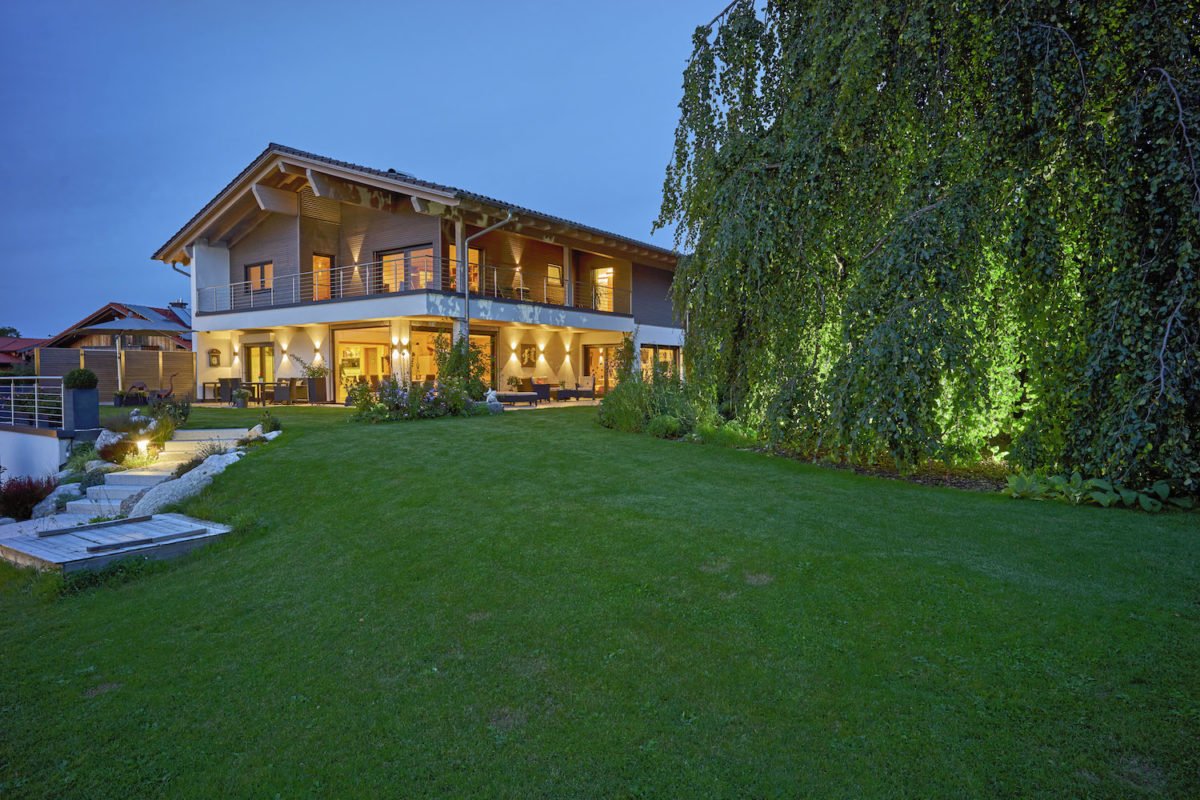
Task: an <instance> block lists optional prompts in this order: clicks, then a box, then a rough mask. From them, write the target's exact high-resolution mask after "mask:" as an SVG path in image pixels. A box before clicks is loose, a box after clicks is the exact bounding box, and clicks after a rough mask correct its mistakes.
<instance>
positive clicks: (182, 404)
mask: <svg viewBox="0 0 1200 800" xmlns="http://www.w3.org/2000/svg"><path fill="white" fill-rule="evenodd" d="M191 413H192V401H191V399H190V398H189V397H186V396H184V397H167V398H164V399H162V400H158V401H156V402H155V403H154V405H153V406H152V407H151V409H150V416H151V417H153V418H154V419H157V420H164V419H166V420H170V421H171V422H173V423H174V424H175V427H179V426H180V425H183V424H184V423H185V422H187V421H188V417H189V416H191Z"/></svg>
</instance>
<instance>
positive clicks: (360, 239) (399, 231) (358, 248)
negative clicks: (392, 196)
mask: <svg viewBox="0 0 1200 800" xmlns="http://www.w3.org/2000/svg"><path fill="white" fill-rule="evenodd" d="M437 240H438V221H437V219H436V218H435V217H430V216H427V215H425V214H418V213H417V212H415V211H412V210H411V209H410V210H407V211H405V210H404V208H403V206H401V210H400V211H398V212H393V213H389V212H386V211H375V210H374V209H370V208H363V207H362V206H353V205H343V206H342V240H341V248H340V249H339V250H338V254H337V255H338V264H339V265H342V266H345V265H347V264H363V263H367V262H371V261H374V260H375V259H376V257H377V255H376V254H377V253H379V252H381V251H385V250H395V249H397V248H400V247H411V246H413V245H420V244H431V245H432V244H435V243H436V242H437Z"/></svg>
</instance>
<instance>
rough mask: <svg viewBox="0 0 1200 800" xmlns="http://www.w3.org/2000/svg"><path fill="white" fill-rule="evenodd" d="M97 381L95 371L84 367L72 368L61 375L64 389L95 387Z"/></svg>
mask: <svg viewBox="0 0 1200 800" xmlns="http://www.w3.org/2000/svg"><path fill="white" fill-rule="evenodd" d="M99 382H100V381H99V379H98V378H97V377H96V373H94V372H92V371H91V370H90V369H86V368H84V367H79V368H78V369H73V370H71V371H70V372H68V373H67V374H66V375H65V376H63V388H64V389H95V388H96V385H97V384H98V383H99Z"/></svg>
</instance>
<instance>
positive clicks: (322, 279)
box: [312, 253, 333, 300]
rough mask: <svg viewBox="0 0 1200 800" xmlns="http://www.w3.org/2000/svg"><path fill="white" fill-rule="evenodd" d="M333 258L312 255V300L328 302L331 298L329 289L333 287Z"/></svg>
mask: <svg viewBox="0 0 1200 800" xmlns="http://www.w3.org/2000/svg"><path fill="white" fill-rule="evenodd" d="M332 276H333V256H322V255H317V254H316V253H314V254H313V257H312V289H313V296H312V299H313V300H328V299H329V298H330V296H331V292H330V287H331V286H332V285H333V281H332V280H331V279H332Z"/></svg>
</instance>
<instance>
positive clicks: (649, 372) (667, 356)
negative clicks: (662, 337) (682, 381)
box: [640, 344, 679, 381]
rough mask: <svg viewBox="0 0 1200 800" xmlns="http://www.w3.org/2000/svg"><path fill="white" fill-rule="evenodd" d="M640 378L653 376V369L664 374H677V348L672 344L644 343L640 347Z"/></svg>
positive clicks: (651, 377) (647, 378)
mask: <svg viewBox="0 0 1200 800" xmlns="http://www.w3.org/2000/svg"><path fill="white" fill-rule="evenodd" d="M640 356H641V362H642V380H644V381H648V380H651V379H653V378H654V369H655V367H656V366H657V368H658V370H659V371H660V372H662V373H663V374H665V375H678V374H679V348H678V347H675V346H672V345H662V344H644V345H642V348H641V353H640Z"/></svg>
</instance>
